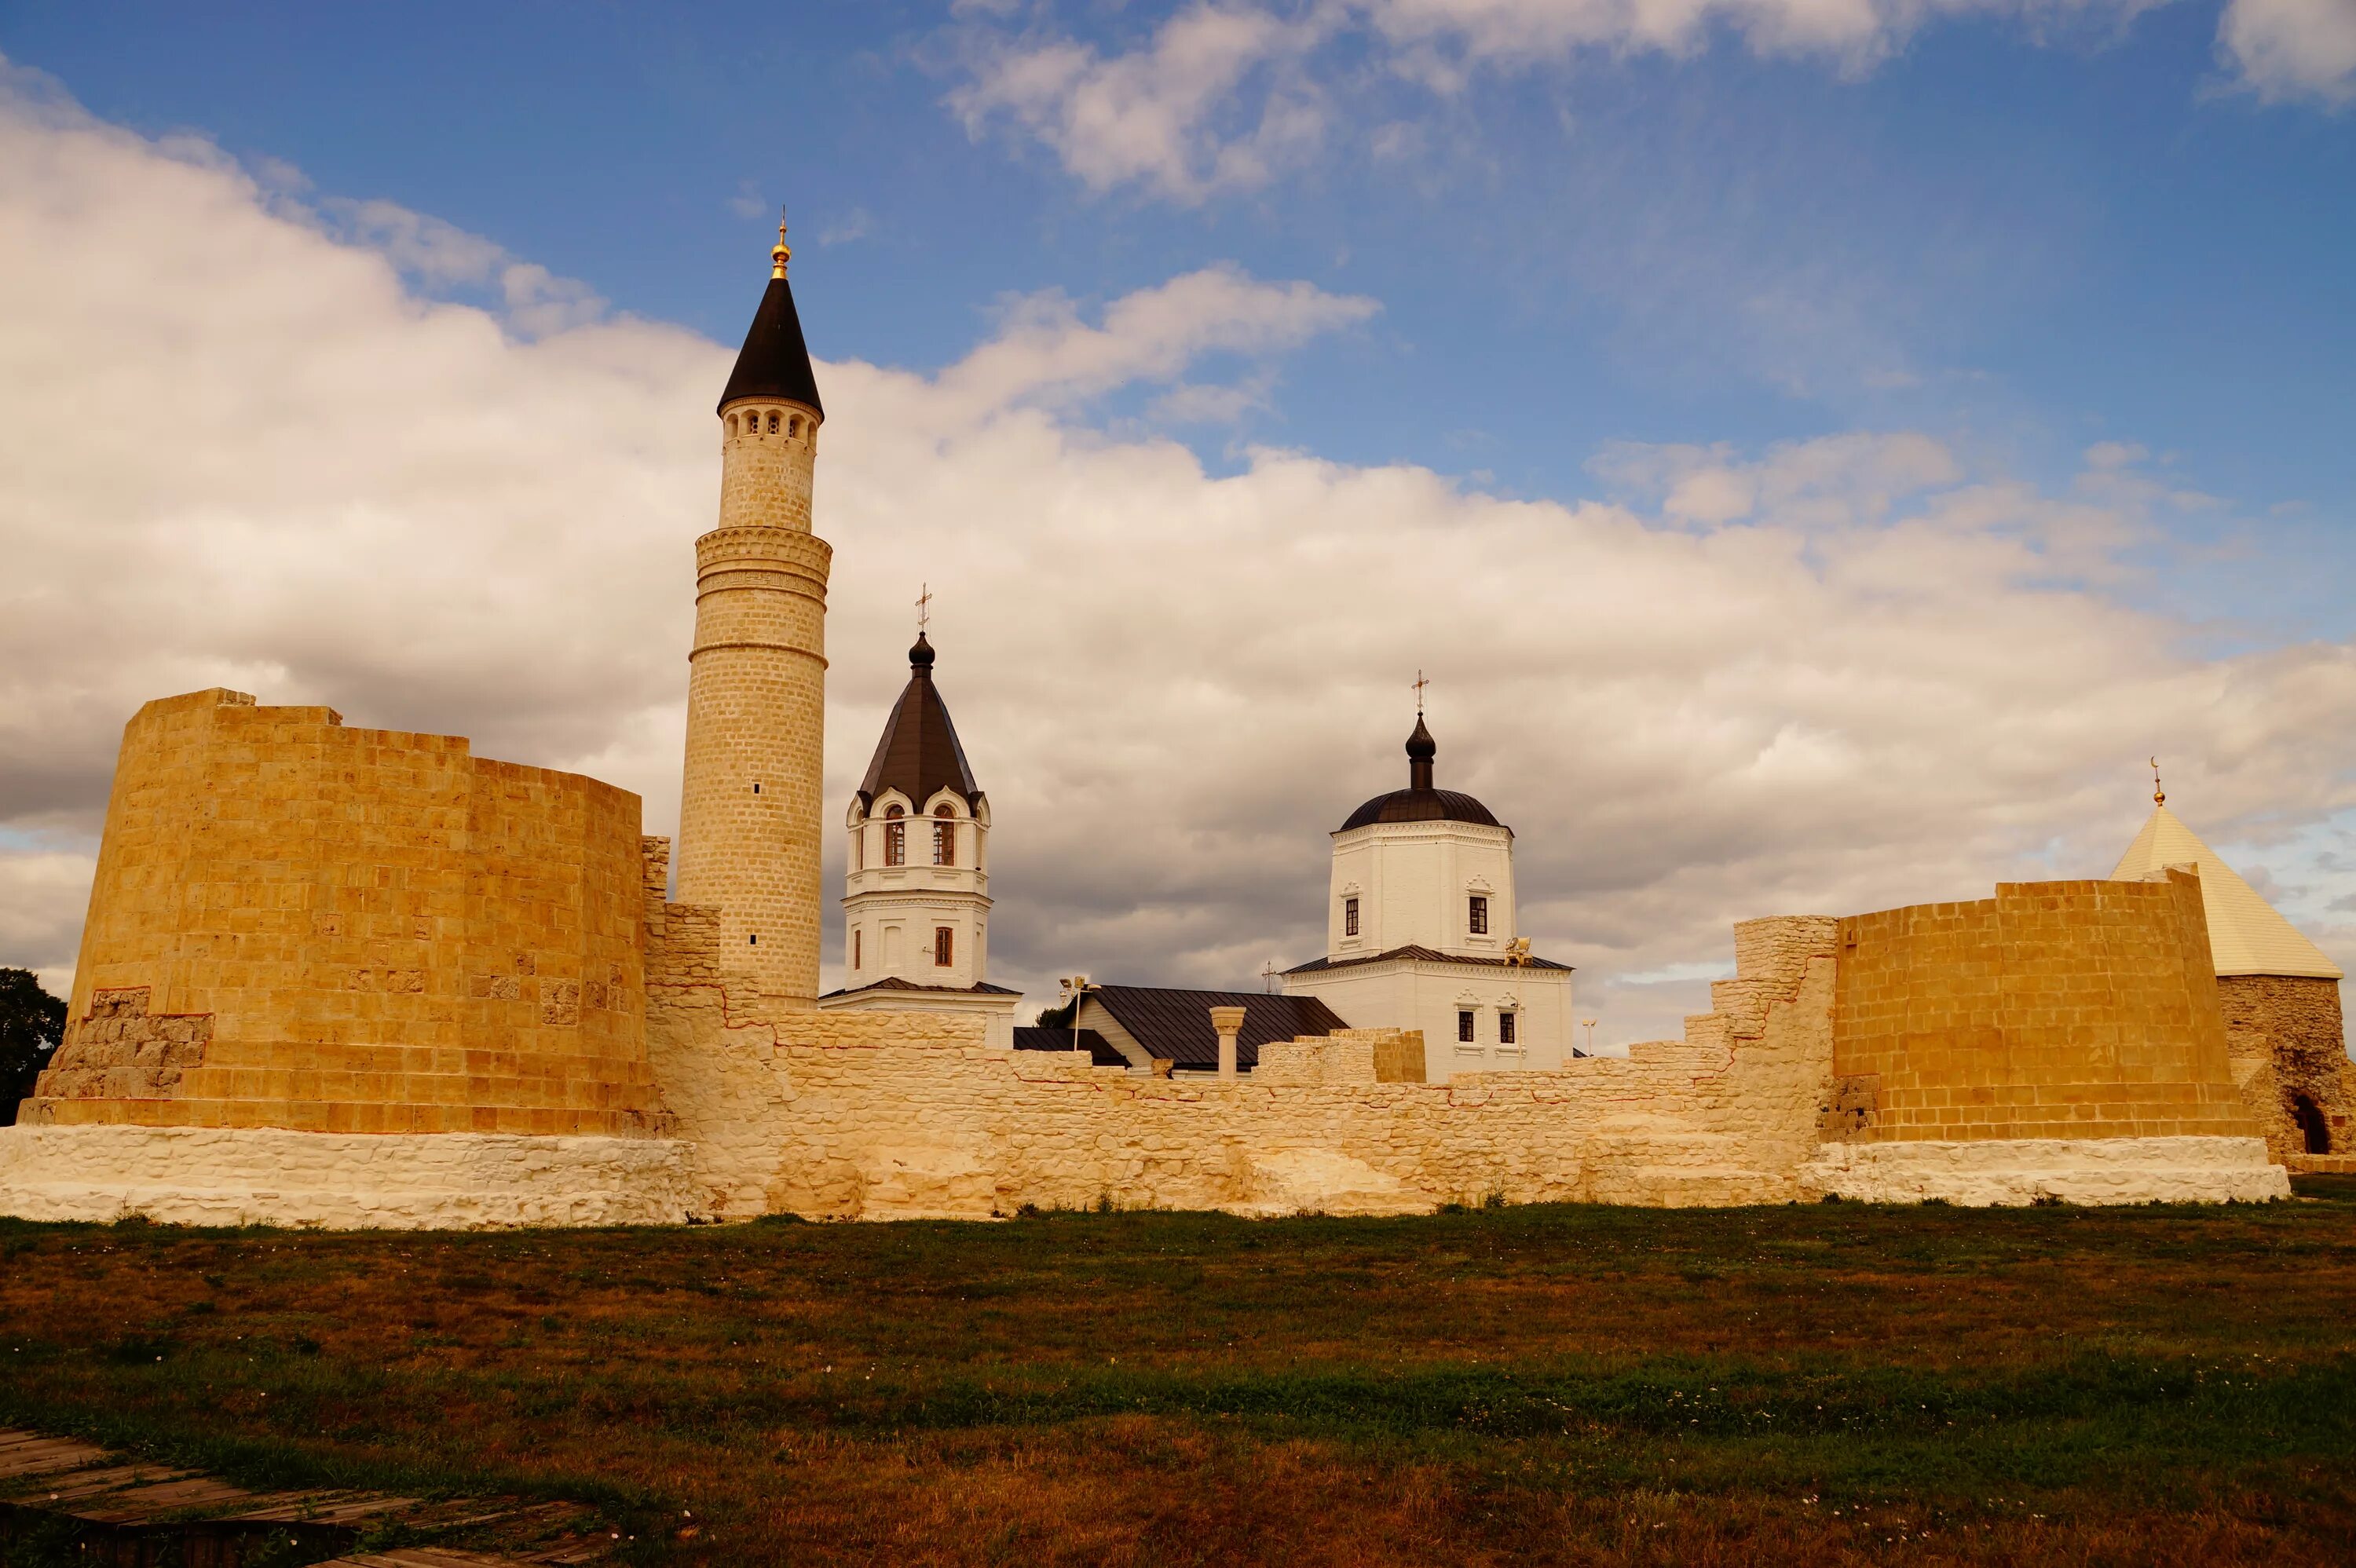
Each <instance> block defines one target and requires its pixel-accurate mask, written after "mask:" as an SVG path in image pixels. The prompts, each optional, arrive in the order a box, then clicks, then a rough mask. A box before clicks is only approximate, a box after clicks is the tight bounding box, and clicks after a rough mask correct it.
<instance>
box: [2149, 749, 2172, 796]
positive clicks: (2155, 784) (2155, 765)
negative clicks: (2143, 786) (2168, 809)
mask: <svg viewBox="0 0 2356 1568" xmlns="http://www.w3.org/2000/svg"><path fill="white" fill-rule="evenodd" d="M2151 803H2152V805H2167V804H2168V792H2167V791H2165V790H2163V789H2161V788H2160V787H2159V759H2158V757H2154V758H2153V759H2152V760H2151Z"/></svg>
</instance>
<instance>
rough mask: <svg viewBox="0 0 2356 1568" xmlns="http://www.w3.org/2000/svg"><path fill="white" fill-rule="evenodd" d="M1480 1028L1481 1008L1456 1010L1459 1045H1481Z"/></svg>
mask: <svg viewBox="0 0 2356 1568" xmlns="http://www.w3.org/2000/svg"><path fill="white" fill-rule="evenodd" d="M1480 1026H1481V1014H1480V1009H1479V1008H1457V1009H1456V1043H1457V1044H1459V1045H1478V1044H1480V1043H1481V1032H1480Z"/></svg>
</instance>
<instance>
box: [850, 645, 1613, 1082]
mask: <svg viewBox="0 0 2356 1568" xmlns="http://www.w3.org/2000/svg"><path fill="white" fill-rule="evenodd" d="M933 662H934V652H933V647H932V645H931V643H930V642H928V641H927V640H926V635H925V634H924V632H923V631H921V630H919V631H918V633H917V634H916V646H914V647H912V648H910V649H909V650H908V666H909V674H908V684H907V687H906V688H905V689H904V690H903V691H902V692H901V694H900V699H899V700H898V701H897V702H896V703H894V705H893V708H892V712H891V715H890V716H889V717H888V718H887V719H886V720H884V724H883V736H882V738H881V739H880V740H878V741H877V742H876V745H875V756H874V760H873V762H871V763H869V764H868V767H867V775H866V777H865V778H864V779H863V780H862V782H861V784H860V786H859V790H858V793H857V794H856V795H853V796H852V798H851V805H850V809H849V811H848V813H847V815H846V817H845V827H847V828H848V830H849V834H850V839H849V844H848V846H847V854H846V857H845V866H846V869H845V871H844V884H845V885H844V891H843V900H842V912H843V934H842V955H843V968H844V976H845V977H844V981H843V987H842V989H841V990H839V991H833V992H830V993H829V994H828V995H826V996H824V997H820V998H819V1007H821V1008H873V1009H883V1010H888V1011H894V1012H906V1011H910V1010H920V1011H940V1012H955V1013H961V1014H964V1015H966V1016H969V1017H974V1016H979V1017H980V1018H981V1019H983V1020H984V1023H985V1028H986V1030H987V1033H986V1039H987V1040H988V1041H989V1043H990V1044H991V1045H993V1046H1000V1047H1011V1046H1014V1045H1017V1044H1021V1045H1023V1046H1026V1047H1034V1048H1037V1049H1053V1050H1070V1049H1073V1048H1074V1046H1075V1045H1084V1046H1085V1047H1086V1048H1090V1049H1095V1050H1098V1051H1099V1052H1100V1054H1101V1055H1102V1057H1103V1059H1104V1060H1106V1061H1128V1062H1129V1063H1130V1067H1131V1069H1132V1070H1133V1071H1139V1072H1152V1071H1156V1070H1157V1064H1158V1070H1159V1071H1162V1072H1171V1071H1173V1070H1176V1071H1182V1072H1183V1071H1187V1070H1189V1069H1196V1070H1199V1068H1200V1065H1201V1060H1202V1057H1203V1056H1204V1054H1205V1051H1204V1048H1205V1045H1206V1044H1210V1043H1211V1042H1213V1040H1214V1037H1213V1036H1211V1034H1210V1033H1209V1023H1208V1015H1209V1009H1210V1008H1214V1007H1242V1008H1246V1009H1247V1011H1248V1012H1258V1013H1266V1014H1267V1015H1268V1016H1267V1017H1266V1018H1265V1019H1261V1018H1258V1017H1253V1018H1249V1019H1248V1020H1247V1022H1246V1024H1245V1025H1244V1029H1245V1040H1246V1046H1247V1049H1246V1051H1245V1052H1244V1055H1245V1059H1246V1063H1247V1069H1248V1063H1249V1061H1250V1060H1252V1058H1253V1057H1254V1055H1255V1054H1256V1052H1255V1051H1254V1050H1253V1049H1252V1048H1255V1047H1256V1046H1257V1045H1258V1043H1259V1042H1260V1041H1261V1040H1266V1039H1290V1038H1292V1037H1293V1035H1294V1034H1296V1033H1301V1032H1316V1033H1322V1032H1324V1031H1325V1030H1327V1029H1333V1028H1337V1027H1346V1028H1351V1029H1420V1030H1422V1031H1423V1040H1424V1077H1425V1080H1426V1081H1427V1082H1430V1083H1440V1082H1444V1081H1445V1080H1447V1079H1448V1078H1449V1077H1451V1075H1453V1074H1455V1073H1457V1072H1498V1071H1501V1070H1512V1069H1515V1068H1525V1069H1536V1070H1539V1071H1546V1070H1551V1069H1553V1068H1557V1067H1559V1066H1561V1065H1562V1061H1563V1059H1564V1057H1566V1056H1567V1055H1569V1054H1571V1052H1570V1050H1569V1041H1570V1022H1571V1019H1570V1007H1571V1001H1570V974H1571V971H1570V967H1569V965H1565V964H1558V963H1555V962H1553V961H1551V960H1549V959H1545V958H1539V957H1536V956H1534V955H1532V954H1531V953H1530V944H1529V943H1528V942H1527V941H1526V939H1524V938H1523V937H1522V936H1521V934H1520V930H1519V925H1518V922H1517V919H1516V915H1515V901H1514V831H1513V829H1512V828H1510V827H1505V825H1504V824H1502V823H1500V822H1499V821H1498V820H1497V819H1496V817H1495V816H1492V815H1491V814H1490V811H1489V808H1488V807H1486V806H1484V805H1482V804H1481V803H1480V802H1479V801H1478V800H1475V799H1474V798H1472V796H1471V795H1465V794H1462V793H1461V792H1459V791H1456V790H1444V789H1439V788H1436V787H1434V785H1433V783H1432V760H1433V758H1434V756H1435V755H1436V754H1437V753H1438V752H1439V746H1438V744H1437V743H1436V742H1435V741H1433V740H1432V738H1431V731H1430V730H1429V729H1427V728H1426V727H1425V725H1424V720H1423V715H1422V713H1421V712H1420V711H1419V712H1418V713H1417V715H1416V720H1415V732H1414V733H1413V734H1412V735H1410V736H1409V737H1408V742H1407V754H1408V787H1407V788H1405V789H1400V790H1393V791H1391V792H1390V793H1388V794H1387V795H1376V797H1375V798H1374V799H1372V800H1369V801H1367V802H1366V803H1365V805H1361V806H1359V807H1358V809H1357V810H1355V811H1354V812H1352V813H1351V814H1350V816H1349V818H1348V820H1346V821H1344V823H1343V824H1342V826H1341V827H1340V828H1339V829H1337V830H1336V831H1335V832H1334V834H1333V877H1332V896H1331V898H1330V900H1329V901H1328V911H1327V935H1326V942H1325V955H1324V956H1323V957H1322V958H1318V959H1315V960H1313V961H1312V962H1310V963H1307V964H1303V965H1299V966H1297V967H1295V968H1292V969H1289V970H1287V971H1285V972H1284V975H1283V983H1284V992H1283V995H1282V997H1271V996H1254V995H1251V994H1248V993H1238V992H1228V991H1201V992H1193V991H1178V990H1165V989H1160V988H1152V987H1086V988H1085V989H1084V991H1083V993H1082V995H1081V997H1080V1001H1081V1003H1082V1007H1083V1013H1084V1017H1085V1018H1086V1019H1087V1020H1089V1021H1090V1022H1091V1024H1092V1026H1093V1028H1094V1029H1097V1030H1098V1031H1100V1032H1101V1035H1104V1036H1109V1037H1111V1038H1110V1039H1109V1040H1106V1039H1103V1038H1095V1039H1090V1040H1086V1041H1082V1040H1079V1039H1078V1035H1079V1033H1080V1032H1083V1031H1081V1030H1079V1029H1078V1028H1077V1025H1076V1026H1075V1029H1074V1031H1072V1032H1071V1033H1069V1034H1066V1033H1064V1032H1060V1031H1054V1030H1044V1029H1019V1030H1018V1028H1017V1025H1016V1021H1015V1009H1016V1007H1017V1006H1018V1004H1019V1003H1020V1002H1021V1000H1022V996H1021V993H1019V992H1016V991H1012V990H1009V989H1008V988H1006V987H1002V986H993V985H991V983H990V909H991V900H990V802H989V798H988V797H987V796H986V795H983V793H982V791H981V789H980V786H979V785H977V784H975V783H974V778H973V770H972V768H971V767H970V766H969V764H968V763H967V762H966V756H965V748H964V747H963V746H962V745H960V744H959V743H958V736H957V727H956V726H955V725H954V724H953V723H951V722H950V720H949V711H948V704H947V703H945V702H944V701H943V700H942V699H941V694H940V688H938V687H937V686H936V685H935V684H934V681H933ZM1290 998H1306V999H1307V1000H1304V1001H1291V1000H1289V999H1290ZM1320 1004H1322V1005H1320ZM1197 1036H1199V1037H1200V1038H1199V1039H1198V1038H1196V1037H1197ZM1212 1049H1213V1051H1214V1052H1215V1045H1213V1046H1212Z"/></svg>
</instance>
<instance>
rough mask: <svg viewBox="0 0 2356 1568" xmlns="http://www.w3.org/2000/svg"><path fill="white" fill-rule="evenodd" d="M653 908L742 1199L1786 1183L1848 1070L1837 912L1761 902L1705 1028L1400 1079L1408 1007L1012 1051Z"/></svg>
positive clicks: (763, 1207) (652, 928)
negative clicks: (1733, 976)
mask: <svg viewBox="0 0 2356 1568" xmlns="http://www.w3.org/2000/svg"><path fill="white" fill-rule="evenodd" d="M1833 936H1834V923H1833V922H1831V921H1830V920H1819V919H1801V920H1780V921H1756V922H1750V923H1746V924H1745V925H1743V926H1741V927H1739V928H1738V931H1737V962H1738V976H1739V977H1738V980H1737V981H1735V982H1730V989H1729V990H1728V992H1727V994H1726V998H1725V1002H1726V1006H1727V1007H1728V1008H1731V1010H1721V1011H1719V1012H1715V1013H1711V1014H1708V1015H1703V1016H1701V1017H1698V1018H1697V1019H1693V1020H1690V1023H1689V1026H1688V1030H1687V1039H1686V1040H1682V1041H1672V1042H1660V1043H1658V1044H1655V1045H1647V1046H1641V1047H1638V1048H1637V1049H1636V1050H1635V1051H1633V1052H1632V1053H1631V1055H1630V1056H1629V1057H1628V1058H1627V1059H1624V1060H1619V1059H1595V1060H1582V1061H1574V1062H1571V1063H1569V1064H1567V1065H1566V1066H1565V1068H1564V1069H1563V1070H1562V1071H1561V1072H1501V1073H1476V1074H1463V1075H1460V1076H1458V1077H1457V1078H1455V1079H1454V1080H1453V1081H1452V1082H1450V1083H1415V1082H1401V1081H1392V1078H1391V1075H1392V1074H1396V1073H1401V1072H1402V1071H1403V1068H1404V1066H1405V1064H1406V1063H1407V1062H1408V1061H1409V1060H1411V1056H1412V1046H1411V1043H1410V1041H1409V1040H1408V1039H1407V1038H1406V1037H1404V1036H1401V1035H1399V1034H1398V1033H1397V1032H1396V1031H1388V1030H1348V1031H1344V1032H1343V1033H1342V1034H1340V1035H1338V1036H1336V1037H1333V1038H1331V1039H1328V1040H1303V1041H1298V1042H1295V1043H1294V1044H1293V1045H1291V1046H1290V1047H1280V1046H1271V1047H1269V1048H1268V1050H1267V1051H1265V1052H1264V1053H1263V1056H1262V1061H1261V1067H1260V1070H1259V1071H1258V1072H1255V1073H1253V1074H1252V1075H1251V1076H1250V1077H1248V1078H1246V1079H1241V1080H1237V1081H1234V1082H1221V1081H1219V1080H1216V1079H1212V1078H1185V1079H1169V1078H1151V1077H1141V1076H1135V1075H1131V1074H1130V1073H1128V1072H1123V1071H1121V1070H1119V1069H1117V1068H1115V1069H1098V1068H1094V1067H1091V1066H1090V1065H1089V1063H1088V1060H1087V1056H1086V1055H1085V1054H1084V1053H1073V1054H1072V1055H1071V1056H1069V1057H1065V1056H1061V1055H1058V1054H1055V1053H1050V1052H1043V1051H1002V1050H992V1049H991V1048H989V1047H987V1046H985V1044H984V1043H983V1041H982V1038H981V1030H980V1027H979V1026H978V1025H977V1024H970V1023H967V1022H965V1021H964V1020H958V1019H943V1018H941V1017H938V1016H937V1015H935V1016H926V1015H923V1014H894V1013H873V1012H870V1013H837V1012H822V1013H805V1012H800V1011H790V1010H784V1009H776V1010H766V1011H765V1008H764V1003H763V1001H762V999H761V997H759V996H758V995H757V993H756V991H755V988H754V987H751V986H750V985H748V984H747V983H746V982H747V977H746V976H744V975H743V974H742V972H741V970H736V969H735V966H734V965H733V963H732V960H733V958H734V947H733V944H728V943H727V942H726V940H725V937H724V933H723V929H722V927H721V925H720V923H718V921H717V920H716V919H715V917H714V916H713V915H712V912H710V911H708V910H701V909H697V908H694V907H692V906H688V905H681V904H677V903H662V902H660V901H649V905H648V1049H649V1052H650V1054H651V1056H652V1058H653V1060H654V1062H655V1065H656V1070H657V1073H658V1076H659V1080H660V1082H661V1083H662V1087H663V1093H664V1097H665V1104H666V1108H667V1110H668V1111H669V1114H670V1115H672V1116H673V1117H675V1118H676V1122H677V1125H678V1127H679V1130H680V1136H681V1137H682V1139H683V1140H685V1141H687V1142H688V1143H690V1144H691V1146H692V1147H693V1149H694V1156H693V1157H694V1159H695V1161H696V1169H695V1173H694V1179H695V1180H696V1181H697V1182H698V1183H699V1184H700V1186H701V1189H702V1191H703V1193H704V1195H705V1198H704V1200H705V1201H706V1202H708V1204H709V1207H710V1211H711V1212H712V1213H714V1214H718V1215H723V1216H749V1215H754V1214H759V1213H765V1212H778V1211H787V1212H793V1213H798V1214H803V1215H808V1216H812V1217H819V1216H835V1217H849V1218H894V1217H914V1216H918V1215H963V1216H969V1217H976V1216H982V1215H988V1214H991V1213H1007V1212H1012V1211H1013V1210H1015V1209H1017V1208H1019V1207H1020V1206H1021V1205H1023V1204H1024V1203H1033V1204H1038V1205H1040V1206H1043V1207H1047V1206H1064V1207H1079V1206H1084V1205H1087V1204H1092V1203H1095V1202H1097V1201H1098V1200H1100V1199H1104V1198H1109V1199H1110V1200H1112V1201H1114V1202H1115V1203H1118V1204H1121V1205H1127V1206H1160V1207H1168V1208H1218V1209H1229V1210H1233V1211H1240V1212H1267V1211H1270V1206H1271V1204H1272V1203H1275V1204H1277V1205H1278V1206H1282V1205H1290V1206H1293V1207H1299V1206H1302V1205H1304V1204H1305V1205H1307V1206H1311V1207H1327V1208H1332V1209H1334V1210H1336V1211H1401V1210H1412V1209H1415V1208H1419V1207H1421V1208H1428V1207H1430V1206H1431V1205H1432V1204H1434V1203H1436V1202H1439V1201H1442V1200H1448V1199H1451V1198H1457V1199H1466V1200H1472V1199H1478V1198H1481V1197H1483V1196H1485V1195H1487V1194H1490V1193H1493V1192H1494V1193H1499V1194H1502V1195H1504V1196H1505V1197H1506V1198H1508V1199H1510V1200H1515V1201H1537V1200H1571V1199H1601V1200H1616V1201H1632V1202H1655V1203H1683V1202H1764V1201H1780V1200H1783V1199H1786V1198H1790V1197H1793V1196H1796V1195H1797V1193H1798V1186H1797V1180H1798V1174H1797V1173H1798V1170H1799V1168H1800V1166H1801V1164H1802V1163H1803V1161H1804V1159H1805V1158H1806V1157H1807V1156H1808V1155H1809V1153H1810V1152H1812V1151H1813V1149H1814V1148H1815V1142H1816V1134H1815V1118H1816V1115H1817V1112H1818V1109H1819V1106H1820V1104H1821V1103H1822V1101H1823V1099H1824V1098H1825V1093H1826V1085H1827V1084H1828V1083H1829V1077H1830V1069H1831V1055H1832V1033H1831V1009H1832V997H1833V979H1834V976H1833V969H1834V965H1833V959H1832V944H1833ZM732 970H734V972H733V973H732ZM1272 1193H1273V1194H1277V1195H1278V1196H1277V1197H1275V1198H1271V1196H1270V1195H1271V1194H1272Z"/></svg>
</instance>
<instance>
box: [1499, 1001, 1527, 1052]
mask: <svg viewBox="0 0 2356 1568" xmlns="http://www.w3.org/2000/svg"><path fill="white" fill-rule="evenodd" d="M1521 1016H1522V1015H1521V1013H1520V1012H1519V1010H1517V1009H1515V1008H1498V1009H1497V1043H1498V1044H1499V1045H1514V1046H1518V1045H1520V1044H1521V1043H1522V1042H1521V1040H1520V1038H1519V1037H1520V1035H1521V1032H1522V1031H1521V1026H1520V1025H1519V1024H1518V1023H1517V1022H1515V1020H1516V1019H1519V1018H1520V1017H1521Z"/></svg>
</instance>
